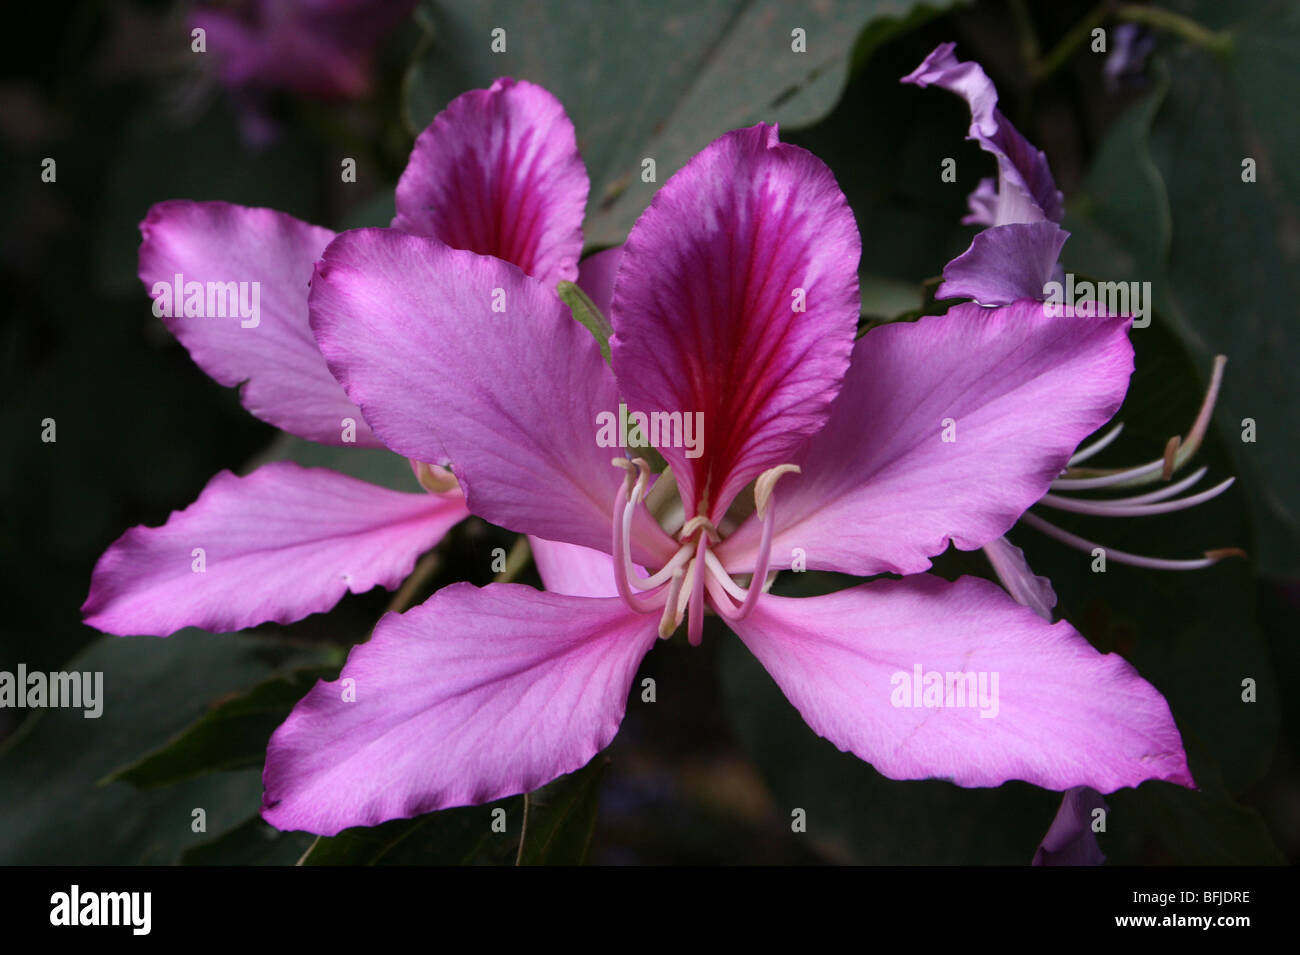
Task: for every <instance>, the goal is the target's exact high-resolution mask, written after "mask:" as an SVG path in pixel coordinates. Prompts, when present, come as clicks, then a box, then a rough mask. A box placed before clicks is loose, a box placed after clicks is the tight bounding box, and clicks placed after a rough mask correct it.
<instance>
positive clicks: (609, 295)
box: [578, 245, 623, 320]
mask: <svg viewBox="0 0 1300 955" xmlns="http://www.w3.org/2000/svg"><path fill="white" fill-rule="evenodd" d="M622 262H623V247H622V246H621V245H616V246H614V247H613V248H612V249H605V250H604V251H603V252H597V253H595V254H594V255H589V256H587V257H586V258H585V259H583V260H582V264H581V265H579V266H578V285H579V286H580V287H581V288H582V290H583V291H584V292H586V293H587V297H588V298H589V299H591V301H592V303H593V304H594V305H595V306H596V307H597V308H598V309H600V314H602V315H604V316H605V318H606V319H607V320H608V318H609V314H610V312H611V311H612V306H613V303H614V277H615V276H616V275H617V274H618V267H619V265H620V264H621V263H622Z"/></svg>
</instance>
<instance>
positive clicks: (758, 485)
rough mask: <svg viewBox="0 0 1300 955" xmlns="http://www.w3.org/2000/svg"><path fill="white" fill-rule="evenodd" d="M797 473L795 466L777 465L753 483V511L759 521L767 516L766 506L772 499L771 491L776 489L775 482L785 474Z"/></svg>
mask: <svg viewBox="0 0 1300 955" xmlns="http://www.w3.org/2000/svg"><path fill="white" fill-rule="evenodd" d="M799 473H800V471H799V465H797V464H778V465H777V466H776V467H774V468H768V469H767V470H766V471H764V472H763V473H762V474H760V475H759V476H758V480H757V481H755V482H754V509H755V510H756V511H757V512H758V519H759V520H760V521H761V520H763V518H765V517H766V516H767V505H768V502H769V501H771V499H772V489H773V488H775V487H776V482H777V481H779V480H781V478H782V477H783V476H784V475H786V474H799Z"/></svg>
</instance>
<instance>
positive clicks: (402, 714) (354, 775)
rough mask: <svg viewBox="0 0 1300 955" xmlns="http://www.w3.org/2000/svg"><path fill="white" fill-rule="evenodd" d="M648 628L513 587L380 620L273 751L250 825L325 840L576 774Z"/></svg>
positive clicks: (622, 696) (607, 605)
mask: <svg viewBox="0 0 1300 955" xmlns="http://www.w3.org/2000/svg"><path fill="white" fill-rule="evenodd" d="M657 624H658V620H657V619H656V618H654V617H653V616H641V615H638V614H634V613H632V612H631V611H629V610H628V609H627V607H626V606H624V604H623V602H622V601H621V600H619V599H618V598H617V597H615V598H609V599H599V600H598V599H592V598H589V597H570V596H564V595H561V594H553V593H542V592H539V591H536V590H533V589H532V588H531V587H524V586H521V585H519V584H492V585H491V586H489V587H487V588H484V589H482V590H480V589H477V588H475V587H473V586H471V585H470V584H465V583H460V584H453V585H451V586H450V587H445V588H443V589H442V590H440V591H438V592H437V593H436V594H434V595H433V597H431V598H430V599H429V600H428V601H427V602H426V603H425V604H424V605H423V606H421V607H417V608H415V609H414V610H410V611H408V612H406V613H404V614H400V615H399V614H388V615H387V616H385V617H384V618H383V619H382V620H380V622H379V625H378V626H377V627H376V628H375V632H374V636H373V637H371V638H370V641H369V642H368V643H363V644H361V645H359V646H357V647H354V648H353V650H352V653H351V655H350V656H349V657H348V662H347V665H346V666H345V667H344V668H343V672H342V674H341V675H340V681H342V682H340V681H335V682H334V683H318V684H317V685H316V687H315V689H313V690H312V691H311V692H310V693H309V694H307V696H306V697H304V698H303V700H302V702H300V703H299V704H298V706H297V707H296V708H295V709H294V711H293V713H292V714H290V716H289V719H288V720H286V721H285V723H284V725H282V726H281V727H280V728H279V729H278V730H276V732H275V735H274V736H272V737H271V744H270V747H269V749H268V751H267V757H266V771H265V773H264V775H263V784H264V786H265V789H266V794H265V797H264V799H263V808H262V815H263V817H265V819H266V820H267V821H268V822H269V823H271V824H272V825H273V826H276V827H277V828H280V829H306V830H308V831H310V832H316V833H320V834H321V835H327V836H328V835H333V834H334V833H336V832H338V831H339V830H341V829H346V828H348V827H349V826H373V825H376V824H378V823H380V822H383V821H384V820H386V819H395V818H405V817H410V816H416V815H419V814H421V813H426V812H432V811H434V810H436V809H444V808H447V807H450V806H464V805H472V804H477V803H484V802H490V801H491V800H494V799H498V798H500V797H502V796H509V795H513V794H515V793H520V792H527V791H529V790H532V789H536V788H537V787H538V786H541V785H543V784H544V783H547V782H550V781H551V780H552V779H555V778H556V777H557V776H561V775H563V774H564V773H568V772H572V771H573V770H575V769H579V768H580V767H582V766H583V765H585V764H586V763H587V762H588V761H589V760H590V759H591V758H592V757H593V756H594V755H595V754H596V753H597V752H599V751H600V750H601V749H603V748H604V747H605V746H606V745H608V744H609V742H610V740H611V739H613V738H614V734H615V733H616V732H617V731H618V726H619V723H620V722H621V721H622V719H623V711H624V708H625V706H626V704H627V696H628V691H629V689H630V687H631V685H632V679H633V677H635V675H636V671H637V667H638V665H639V664H640V662H641V658H642V657H643V656H645V654H646V652H647V651H648V650H649V649H650V647H651V646H652V645H653V643H654V641H655V635H656V627H657ZM347 681H353V682H352V683H351V686H352V688H353V689H354V690H355V700H354V701H352V702H347V701H345V694H344V689H345V687H346V686H347Z"/></svg>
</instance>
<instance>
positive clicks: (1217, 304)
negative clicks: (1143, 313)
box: [1064, 2, 1300, 576]
mask: <svg viewBox="0 0 1300 955" xmlns="http://www.w3.org/2000/svg"><path fill="white" fill-rule="evenodd" d="M1174 6H1176V7H1178V8H1179V9H1180V10H1182V11H1184V12H1189V13H1191V14H1192V15H1194V16H1197V17H1199V18H1202V19H1206V20H1207V22H1210V23H1212V24H1213V25H1219V21H1220V20H1222V18H1223V17H1225V16H1226V15H1228V13H1229V8H1228V7H1226V5H1216V4H1201V3H1184V4H1175V5H1174ZM1231 12H1232V15H1233V16H1235V17H1242V16H1243V15H1244V16H1246V19H1244V20H1241V21H1239V22H1236V23H1234V24H1233V25H1232V26H1231V36H1232V44H1231V49H1230V52H1229V53H1228V54H1227V55H1226V57H1224V58H1223V59H1222V60H1219V59H1216V58H1214V57H1212V56H1211V55H1210V54H1209V53H1206V52H1204V51H1201V50H1199V49H1196V48H1193V47H1190V46H1187V45H1184V44H1180V43H1175V44H1174V45H1173V48H1172V50H1171V52H1170V53H1169V55H1168V57H1167V67H1164V68H1161V69H1167V79H1163V78H1162V81H1161V83H1160V85H1159V88H1158V89H1157V90H1156V91H1155V92H1154V93H1153V94H1152V96H1151V97H1150V99H1148V100H1147V101H1146V102H1143V103H1140V104H1138V105H1136V106H1134V107H1132V111H1131V113H1130V114H1129V115H1128V116H1126V117H1125V118H1124V119H1123V120H1122V121H1121V122H1120V123H1119V124H1118V125H1117V127H1116V128H1115V129H1114V130H1113V131H1112V133H1111V137H1110V139H1109V140H1108V141H1107V142H1106V143H1105V144H1104V146H1103V149H1102V152H1101V154H1100V156H1099V158H1098V160H1097V162H1096V164H1095V165H1094V168H1093V169H1092V171H1091V173H1090V176H1089V178H1088V181H1087V183H1086V186H1085V193H1084V195H1082V196H1079V197H1075V202H1074V203H1073V204H1072V208H1071V215H1070V216H1069V218H1068V219H1067V222H1066V227H1067V228H1068V229H1070V231H1071V232H1072V233H1073V236H1072V238H1071V239H1070V241H1069V243H1067V245H1066V247H1065V252H1064V257H1065V262H1066V266H1067V268H1073V269H1078V270H1080V271H1086V272H1091V273H1094V274H1097V275H1100V276H1104V277H1105V278H1108V279H1126V280H1139V281H1150V282H1152V284H1153V292H1154V297H1155V302H1156V307H1157V308H1158V309H1159V310H1160V311H1161V312H1162V313H1163V314H1164V315H1166V316H1167V318H1168V320H1169V321H1170V322H1171V323H1172V324H1173V327H1174V328H1175V329H1176V330H1177V331H1178V332H1179V334H1180V335H1181V336H1182V337H1183V339H1184V341H1185V342H1186V343H1187V344H1188V346H1189V347H1190V348H1191V350H1192V352H1193V355H1194V356H1195V357H1196V358H1197V359H1198V361H1199V362H1200V364H1201V366H1202V367H1207V366H1208V359H1209V356H1211V355H1212V354H1214V353H1217V352H1222V353H1224V354H1226V355H1228V356H1229V359H1230V364H1229V366H1228V374H1227V377H1226V378H1225V381H1224V386H1223V393H1222V398H1221V401H1220V411H1219V420H1220V422H1221V423H1222V425H1223V427H1224V432H1225V434H1227V435H1229V436H1230V437H1231V436H1233V435H1236V436H1237V437H1236V438H1233V439H1232V440H1230V441H1229V442H1228V444H1229V446H1230V448H1231V449H1232V453H1233V459H1234V462H1235V464H1236V467H1237V469H1238V471H1239V472H1240V474H1241V476H1242V478H1243V479H1244V481H1245V482H1246V484H1247V488H1248V492H1249V494H1248V497H1249V501H1250V505H1251V510H1252V513H1253V516H1254V522H1255V525H1256V529H1257V533H1258V554H1257V559H1258V561H1259V565H1260V568H1261V570H1263V571H1264V572H1265V573H1267V574H1273V575H1279V576H1286V575H1294V574H1295V573H1296V572H1298V571H1300V546H1298V545H1297V540H1298V536H1300V482H1296V481H1295V480H1294V479H1293V477H1292V475H1294V474H1295V473H1296V470H1297V468H1298V467H1300V454H1298V453H1297V447H1296V443H1295V441H1294V440H1293V438H1294V435H1296V434H1300V384H1298V383H1297V377H1296V375H1295V374H1294V367H1295V365H1296V363H1297V361H1300V335H1298V334H1297V323H1296V306H1295V303H1296V302H1297V301H1300V228H1298V226H1297V222H1300V174H1297V173H1296V172H1295V169H1296V164H1295V158H1294V157H1295V149H1296V148H1297V146H1300V116H1298V115H1297V113H1296V110H1295V108H1294V104H1295V103H1296V102H1297V100H1300V68H1297V49H1300V9H1298V8H1297V5H1296V4H1295V3H1294V2H1276V3H1269V2H1254V3H1249V4H1244V5H1241V6H1237V5H1233V6H1232V8H1231ZM1216 18H1217V19H1216ZM1189 157H1195V162H1191V161H1189ZM1247 158H1250V159H1254V160H1255V163H1256V173H1257V181H1255V182H1243V180H1242V164H1243V161H1244V160H1245V159H1247ZM1246 418H1250V419H1253V420H1254V421H1255V422H1256V427H1257V440H1256V441H1255V442H1253V443H1252V442H1245V441H1242V440H1240V434H1241V432H1242V422H1243V420H1244V419H1246Z"/></svg>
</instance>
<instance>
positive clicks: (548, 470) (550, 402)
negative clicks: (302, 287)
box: [311, 229, 676, 564]
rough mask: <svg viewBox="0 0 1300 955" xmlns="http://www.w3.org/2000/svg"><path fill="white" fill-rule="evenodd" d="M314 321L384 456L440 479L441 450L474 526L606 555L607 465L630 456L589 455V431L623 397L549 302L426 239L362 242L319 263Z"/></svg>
mask: <svg viewBox="0 0 1300 955" xmlns="http://www.w3.org/2000/svg"><path fill="white" fill-rule="evenodd" d="M496 302H499V303H501V307H502V308H504V311H499V312H496V311H493V305H494V303H496ZM311 319H312V327H313V329H314V331H315V332H316V338H317V341H318V342H319V343H320V346H321V350H322V351H323V352H324V353H325V357H326V359H327V360H328V361H329V364H330V367H331V368H332V369H333V371H334V373H335V374H336V375H337V376H338V378H339V380H340V381H341V382H343V385H344V388H345V389H346V390H347V393H348V395H349V397H351V398H352V400H354V401H356V402H357V403H358V404H359V405H360V406H361V407H362V409H363V410H364V411H365V414H366V418H367V420H369V421H370V422H371V424H372V426H373V427H374V428H375V431H376V433H377V434H378V435H379V436H380V437H381V438H382V439H383V440H384V443H385V444H387V445H388V446H389V447H390V448H392V449H393V450H394V451H396V452H398V453H399V454H403V455H405V456H406V457H409V458H414V459H415V460H417V461H427V462H430V463H442V462H441V460H440V459H441V458H443V457H444V452H443V448H444V447H445V456H447V457H450V459H451V461H452V463H453V467H454V468H455V471H456V474H457V476H458V477H459V479H460V482H461V486H462V487H464V488H465V493H466V495H467V498H468V500H469V506H470V510H472V511H473V512H474V513H475V514H477V515H479V516H480V517H482V518H484V519H485V520H488V521H491V522H493V523H494V524H500V525H501V526H503V527H506V528H509V529H510V530H514V531H518V532H521V533H527V534H536V535H538V536H539V537H545V538H547V539H548V540H559V541H567V542H569V543H573V544H580V545H582V546H584V547H594V548H597V549H601V550H608V549H609V547H610V542H611V526H612V523H611V522H612V516H613V505H614V498H615V496H616V494H617V492H618V484H619V482H620V481H621V480H623V478H624V476H625V472H624V471H622V470H620V469H618V468H616V467H614V466H612V465H611V463H610V462H611V461H612V460H613V459H614V458H617V457H621V456H623V455H624V454H625V451H624V450H623V449H620V448H617V447H601V446H600V445H599V444H598V443H597V439H598V436H599V430H600V429H599V423H598V416H599V415H600V414H602V413H609V414H616V413H617V411H618V392H617V389H616V387H615V384H614V376H613V374H612V373H611V372H610V370H609V366H607V365H606V364H605V362H604V361H603V360H602V359H601V357H600V351H599V350H598V348H597V347H596V343H595V340H594V339H593V337H592V335H591V333H590V332H588V331H587V330H586V329H585V328H583V327H582V326H581V325H580V324H578V322H576V321H575V320H574V319H573V317H572V316H571V315H570V314H569V310H568V309H567V308H565V306H564V305H563V304H562V303H561V302H560V300H559V298H558V297H557V296H556V294H555V291H554V290H553V289H551V288H548V287H547V286H545V285H543V284H542V283H541V282H539V281H537V280H536V279H532V278H529V277H528V276H527V275H525V274H524V273H523V272H521V271H520V270H519V269H518V268H516V267H515V266H513V265H510V264H509V263H507V262H504V261H502V260H500V259H496V258H493V257H490V256H484V255H476V254H475V253H473V252H465V251H460V250H456V249H452V248H450V247H448V246H446V245H444V244H443V243H441V242H439V241H438V240H436V239H429V238H425V237H423V236H414V235H406V234H404V233H402V232H398V231H396V230H393V229H360V230H357V231H355V232H345V233H343V234H342V235H341V236H339V237H338V238H337V239H336V240H335V241H334V242H332V243H331V244H330V247H329V248H328V249H327V250H326V251H325V256H324V259H323V261H322V262H321V264H320V265H319V267H318V269H317V272H316V279H315V280H314V281H313V283H312V291H311ZM637 541H638V550H637V553H639V554H640V555H641V556H639V557H638V560H639V561H641V562H643V563H647V564H657V563H661V562H662V561H663V560H666V559H667V557H669V556H671V555H672V553H673V552H674V550H676V547H675V546H674V544H673V542H672V540H671V539H670V538H669V537H668V536H667V535H666V534H664V533H663V531H661V530H659V528H658V527H657V526H650V522H649V521H642V522H640V523H639V524H638V525H637ZM646 547H649V548H650V550H649V552H648V553H647V552H646V550H645V548H646Z"/></svg>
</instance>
